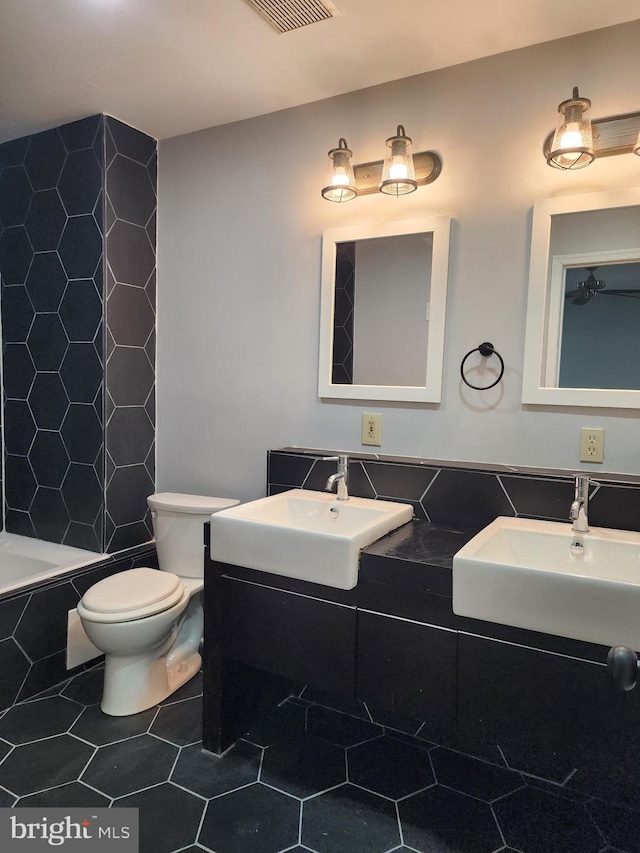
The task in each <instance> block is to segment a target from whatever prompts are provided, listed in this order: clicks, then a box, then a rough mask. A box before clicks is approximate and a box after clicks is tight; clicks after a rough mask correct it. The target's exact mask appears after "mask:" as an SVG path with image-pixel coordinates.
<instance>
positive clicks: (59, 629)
mask: <svg viewBox="0 0 640 853" xmlns="http://www.w3.org/2000/svg"><path fill="white" fill-rule="evenodd" d="M42 538H44V537H42ZM51 541H55V540H51ZM78 598H79V596H78V594H77V592H76V591H75V589H74V587H73V586H72V584H71V583H69V582H66V583H62V584H59V585H58V586H53V587H50V588H49V589H43V590H38V591H36V592H34V593H32V595H31V597H30V599H29V604H28V605H27V607H26V609H25V611H24V613H23V615H22V619H21V620H20V624H19V625H18V626H17V628H16V630H15V632H14V637H15V638H16V640H17V641H18V642H19V643H20V646H21V647H22V648H23V649H24V651H25V652H26V653H27V654H28V655H29V656H30V657H31V658H32V659H33V660H35V661H41V660H43V659H44V658H51V657H53V656H55V654H56V652H61V651H64V650H65V649H66V646H67V620H66V618H65V619H52V618H51V614H52V613H65V614H66V613H67V611H69V610H71V608H73V607H75V606H76V604H77V603H78ZM64 675H67V672H66V671H64ZM58 680H60V681H61V680H62V678H60V679H58ZM49 683H51V682H49ZM40 689H44V686H43V687H41V688H40Z"/></svg>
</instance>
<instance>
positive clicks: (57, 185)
mask: <svg viewBox="0 0 640 853" xmlns="http://www.w3.org/2000/svg"><path fill="white" fill-rule="evenodd" d="M156 154H157V143H156V141H155V140H154V139H151V138H150V137H148V136H146V135H145V134H143V133H140V131H137V130H134V129H133V128H131V127H128V126H127V125H125V124H122V122H120V121H117V120H116V119H114V118H111V117H110V116H101V115H96V116H90V117H89V118H86V119H82V120H80V121H76V122H73V123H71V124H67V125H64V126H63V127H58V128H54V129H53V130H47V131H45V132H43V133H38V134H34V135H33V136H28V137H24V138H22V139H17V140H14V141H11V142H5V143H4V144H2V145H0V277H1V279H2V290H1V308H2V333H3V334H2V337H3V391H4V394H3V399H4V424H5V444H6V446H5V448H4V462H5V464H4V474H5V494H6V506H5V507H4V516H5V527H6V529H7V530H8V531H9V532H12V533H21V534H23V535H26V536H36V537H38V538H41V539H46V540H49V541H54V542H64V543H65V544H68V545H76V546H78V547H83V548H88V549H90V550H93V551H109V552H114V551H119V550H122V549H124V548H128V547H132V546H135V545H138V544H141V543H142V542H146V541H148V540H149V539H150V538H151V526H150V522H149V517H148V513H147V504H146V497H147V495H148V494H150V493H151V492H152V491H153V488H154V476H155V471H154V452H155V446H154V444H155V441H154V439H155V335H154V330H155V270H156V259H155V245H156V204H157V202H156V184H157V181H156Z"/></svg>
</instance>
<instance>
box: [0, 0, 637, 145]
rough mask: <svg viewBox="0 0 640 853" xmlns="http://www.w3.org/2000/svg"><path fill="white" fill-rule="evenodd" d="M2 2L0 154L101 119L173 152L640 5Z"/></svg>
mask: <svg viewBox="0 0 640 853" xmlns="http://www.w3.org/2000/svg"><path fill="white" fill-rule="evenodd" d="M335 4H336V5H337V6H338V8H339V9H340V11H341V12H342V14H341V15H340V16H339V17H335V18H332V19H330V20H327V21H322V22H320V23H317V24H312V25H310V26H307V27H303V28H301V29H298V30H295V31H293V32H290V33H285V34H282V35H281V34H279V33H277V32H276V31H275V30H274V29H272V28H271V27H270V26H269V25H268V24H267V23H266V22H265V21H264V20H263V19H262V18H261V17H260V16H259V15H258V14H257V13H256V12H255V11H254V10H253V9H252V8H251V7H250V6H249V5H248V4H247V3H246V2H245V0H0V141H3V140H7V139H14V138H16V137H19V136H24V135H26V134H28V133H32V132H35V131H40V130H44V129H45V128H48V127H53V126H55V125H59V124H63V123H64V122H67V121H73V120H74V119H77V118H81V117H83V116H86V115H90V114H92V113H98V112H104V113H108V114H110V115H113V116H115V117H117V118H119V119H121V120H122V121H125V122H127V123H128V124H130V125H133V126H134V127H138V128H139V129H140V130H143V131H145V132H146V133H148V134H150V135H151V136H154V137H156V138H158V139H162V138H164V137H168V136H175V135H178V134H181V133H188V132H190V131H193V130H198V129H201V128H204V127H211V126H213V125H218V124H225V123H227V122H232V121H237V120H239V119H244V118H249V117H251V116H256V115H261V114H264V113H268V112H273V111H274V110H280V109H283V108H286V107H292V106H297V105H299V104H303V103H309V102H311V101H315V100H319V99H321V98H327V97H330V96H332V95H338V94H342V93H344V92H349V91H353V90H355V89H361V88H364V87H366V86H372V85H375V84H377V83H384V82H387V81H389V80H397V79H400V78H402V77H408V76H411V75H413V74H420V73H422V72H425V71H431V70H433V69H436V68H443V67H446V66H449V65H455V64H458V63H460V62H465V61H468V60H472V59H477V58H479V57H483V56H489V55H491V54H495V53H501V52H503V51H506V50H512V49H515V48H519V47H524V46H525V45H529V44H536V43H539V42H543V41H549V40H551V39H555V38H561V37H563V36H569V35H573V34H576V33H579V32H586V31H587V30H594V29H599V28H601V27H606V26H610V25H613V24H619V23H622V22H625V21H630V20H634V19H636V18H638V12H639V7H638V0H607V2H606V3H604V2H602V0H481V2H478V0H457V2H455V3H453V2H452V0H335Z"/></svg>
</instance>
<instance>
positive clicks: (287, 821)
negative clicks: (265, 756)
mask: <svg viewBox="0 0 640 853" xmlns="http://www.w3.org/2000/svg"><path fill="white" fill-rule="evenodd" d="M299 821H300V803H299V802H298V801H297V800H294V799H293V798H292V797H288V796H287V795H286V794H281V793H280V792H279V791H274V790H272V789H271V788H267V787H265V786H264V785H261V784H260V783H259V782H257V783H256V784H255V785H249V786H248V787H246V788H241V789H240V790H239V791H232V792H231V793H229V794H224V795H223V796H221V797H216V799H213V800H210V802H209V805H208V806H207V810H206V812H205V816H204V820H203V822H202V827H201V829H200V834H199V836H198V841H199V843H201V844H203V845H205V846H206V847H208V848H209V849H211V850H215V851H216V853H273V851H274V850H285V849H286V848H287V847H291V846H293V845H294V844H295V843H296V842H297V841H298V825H299ZM353 849H354V848H352V851H353Z"/></svg>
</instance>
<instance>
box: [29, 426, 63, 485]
mask: <svg viewBox="0 0 640 853" xmlns="http://www.w3.org/2000/svg"><path fill="white" fill-rule="evenodd" d="M29 461H30V462H31V467H32V468H33V473H34V474H35V478H36V481H37V483H38V485H39V486H51V487H52V488H54V489H59V488H60V486H61V484H62V481H63V480H64V475H65V474H66V473H67V468H68V467H69V456H68V454H67V451H66V449H65V446H64V444H63V442H62V438H61V437H60V433H59V432H48V431H43V430H38V432H37V434H36V437H35V439H34V442H33V444H32V446H31V450H30V451H29Z"/></svg>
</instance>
